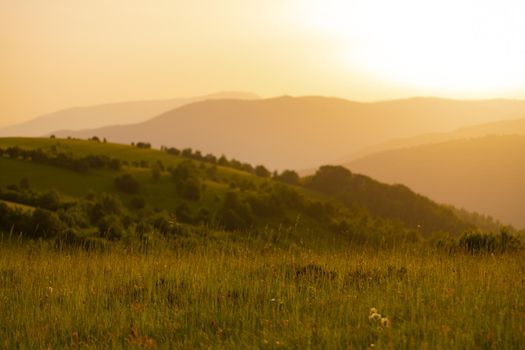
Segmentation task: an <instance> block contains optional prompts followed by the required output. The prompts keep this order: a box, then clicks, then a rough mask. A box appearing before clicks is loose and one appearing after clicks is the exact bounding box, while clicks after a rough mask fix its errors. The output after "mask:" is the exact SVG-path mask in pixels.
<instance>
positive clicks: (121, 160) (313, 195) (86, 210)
mask: <svg viewBox="0 0 525 350" xmlns="http://www.w3.org/2000/svg"><path fill="white" fill-rule="evenodd" d="M0 150H1V154H2V157H0V167H1V168H2V172H1V173H0V200H3V201H8V202H9V203H11V205H12V203H19V204H23V205H26V206H31V207H36V208H43V209H47V210H51V211H52V212H56V213H57V215H58V217H57V218H55V219H49V220H48V221H50V222H55V223H56V226H60V225H59V224H58V222H60V220H61V221H63V222H67V223H68V225H69V226H70V227H72V229H73V230H74V232H76V234H84V235H85V234H94V233H96V232H97V230H106V229H107V225H108V224H107V222H106V221H109V222H116V223H117V224H115V225H116V227H118V228H119V230H117V231H119V232H120V231H122V232H128V231H129V230H131V231H134V232H136V231H137V230H139V227H143V226H142V225H150V226H151V227H154V228H157V229H159V230H168V231H169V232H172V231H173V230H175V231H173V232H179V231H180V229H181V226H178V225H179V224H180V225H183V226H184V225H185V226H188V225H189V227H191V226H198V225H203V224H204V225H212V226H213V227H219V228H223V229H226V230H241V231H242V230H247V229H250V230H251V231H252V232H262V231H265V232H266V231H267V230H269V229H270V230H272V229H278V228H281V227H288V228H290V227H293V228H294V229H293V230H294V232H296V233H298V234H299V233H300V234H302V235H312V234H313V235H316V236H319V235H328V236H327V237H336V236H337V237H347V238H348V239H358V240H377V239H383V240H384V239H394V238H395V237H408V236H410V235H413V236H417V235H419V234H423V235H430V234H432V233H437V232H448V233H450V234H453V235H457V234H459V233H461V232H463V231H464V230H467V229H470V228H473V227H474V226H475V225H474V223H473V221H470V220H469V219H468V218H467V219H466V218H465V217H463V218H461V217H460V216H459V215H457V214H456V213H455V212H454V211H453V210H451V209H449V208H445V207H443V206H440V205H438V204H436V203H434V202H432V201H430V200H429V199H427V198H424V197H422V196H419V195H417V194H415V193H413V192H412V191H410V190H409V189H408V188H406V187H400V186H388V185H384V184H380V183H378V182H376V181H374V180H372V179H370V178H367V177H364V176H360V175H355V174H351V173H350V172H349V171H347V170H345V169H344V168H341V167H322V168H321V169H319V171H318V172H317V173H316V174H315V175H313V176H310V177H307V178H303V179H299V178H298V177H297V175H294V176H292V175H293V172H283V173H281V174H276V175H274V177H273V178H272V177H270V173H269V172H268V171H267V170H266V169H264V168H263V167H256V168H253V167H251V166H250V165H248V164H241V163H238V162H235V161H228V160H227V159H226V158H220V159H217V158H215V157H213V156H211V155H202V154H201V153H199V152H194V153H190V152H180V151H177V150H175V149H166V150H164V151H158V150H153V149H149V148H147V147H145V146H141V147H140V148H139V147H131V146H124V145H117V144H109V143H102V142H96V141H80V140H58V139H30V138H26V139H23V138H18V139H5V138H4V139H0ZM333 186H337V187H338V188H340V189H341V191H339V190H338V191H334V190H333ZM51 189H53V190H55V192H53V191H51V192H50V190H51ZM0 207H1V205H0ZM0 209H1V208H0ZM4 210H7V209H5V208H4ZM1 211H2V210H0V221H2V219H1V217H2V215H1V214H2V213H1ZM37 213H40V214H39V215H44V214H42V213H41V211H35V214H34V215H36V214H37ZM46 215H47V214H46ZM59 219H60V220H59ZM5 220H6V222H3V224H4V225H5V224H8V226H9V227H11V226H12V225H13V222H12V221H13V220H7V219H5ZM159 220H160V221H159ZM19 222H20V225H22V227H25V226H23V225H30V224H31V222H33V219H27V218H26V219H24V220H22V219H19ZM159 222H160V223H159ZM174 223H175V224H176V225H175V226H173V225H174ZM485 223H486V224H490V222H489V221H487V222H485ZM159 225H160V226H159ZM15 226H16V225H15ZM9 227H7V228H5V227H4V229H9ZM39 227H45V226H39ZM493 227H495V226H493ZM493 227H491V228H493ZM485 228H486V227H485ZM20 229H21V230H22V228H20ZM25 230H29V231H31V229H30V228H27V227H26V229H25ZM178 230H179V231H178ZM99 232H103V231H99ZM100 234H102V233H100ZM121 235H122V233H121ZM334 235H335V236H334ZM119 237H120V236H119ZM381 237H383V238H381Z"/></svg>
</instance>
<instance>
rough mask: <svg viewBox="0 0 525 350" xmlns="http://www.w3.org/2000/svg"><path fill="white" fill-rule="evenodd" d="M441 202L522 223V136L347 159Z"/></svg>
mask: <svg viewBox="0 0 525 350" xmlns="http://www.w3.org/2000/svg"><path fill="white" fill-rule="evenodd" d="M346 166H347V168H349V169H350V170H351V171H355V172H358V173H363V174H366V175H369V176H372V177H374V178H376V179H378V180H380V181H384V182H387V183H391V184H393V183H401V184H404V185H406V186H409V187H410V188H411V189H413V190H414V191H416V192H418V193H421V194H423V195H426V196H428V197H430V198H432V199H433V200H436V201H438V202H441V203H449V204H452V205H454V206H457V207H462V208H465V209H468V210H471V211H477V212H479V213H483V214H489V215H491V216H493V217H495V218H496V219H499V220H500V221H502V222H505V223H510V224H513V225H515V226H517V227H519V228H523V227H525V181H524V180H523V179H525V136H524V135H500V136H495V135H493V136H486V137H482V138H471V139H461V140H453V141H446V142H441V143H433V144H426V145H420V146H416V147H411V148H404V149H397V150H391V151H385V152H380V153H376V154H373V155H369V156H366V157H364V158H361V159H358V160H355V161H352V162H350V163H347V164H346Z"/></svg>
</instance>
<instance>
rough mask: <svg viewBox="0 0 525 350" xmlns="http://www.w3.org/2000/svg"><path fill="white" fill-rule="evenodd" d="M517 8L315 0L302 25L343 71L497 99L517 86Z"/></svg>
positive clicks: (524, 74)
mask: <svg viewBox="0 0 525 350" xmlns="http://www.w3.org/2000/svg"><path fill="white" fill-rule="evenodd" d="M524 11H525V5H524V4H523V2H520V1H453V0H446V1H417V0H402V1H376V0H372V1H370V0H366V1H365V0H363V1H351V2H349V1H328V2H326V1H315V2H310V6H309V7H308V8H307V10H306V12H305V16H304V17H303V23H304V24H306V26H307V27H310V29H311V30H312V31H313V32H314V33H315V32H319V33H322V34H323V35H325V36H327V37H330V38H332V39H333V40H334V41H335V42H337V43H338V44H339V45H340V46H341V47H342V50H343V51H344V53H343V54H342V55H343V56H344V60H345V62H346V64H347V65H348V67H351V68H352V69H355V68H356V67H359V68H360V69H363V70H364V71H366V72H367V73H368V74H369V75H370V76H374V77H376V78H378V79H382V80H387V81H391V82H394V83H395V84H398V85H399V86H404V87H412V88H417V89H421V91H425V92H428V91H430V92H434V93H436V94H446V95H451V94H452V95H454V94H457V95H458V96H465V95H467V96H472V97H475V96H480V95H485V94H487V93H493V94H497V95H501V94H505V93H509V92H513V91H517V90H519V89H523V86H524V83H525V81H524V80H525V66H524V65H523V62H524V61H525V46H523V36H524V35H525V22H524V21H523V18H522V14H523V13H524Z"/></svg>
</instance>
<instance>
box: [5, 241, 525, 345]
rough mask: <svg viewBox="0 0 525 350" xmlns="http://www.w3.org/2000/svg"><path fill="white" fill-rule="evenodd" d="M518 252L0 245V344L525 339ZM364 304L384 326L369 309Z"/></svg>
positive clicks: (523, 271) (227, 244) (524, 268)
mask: <svg viewBox="0 0 525 350" xmlns="http://www.w3.org/2000/svg"><path fill="white" fill-rule="evenodd" d="M523 258H524V255H523V253H514V254H503V255H475V256H474V255H468V254H461V253H455V254H452V255H451V254H450V253H448V252H445V251H440V250H436V249H434V248H430V247H426V248H425V249H422V248H421V246H410V245H406V246H400V247H396V248H387V249H382V250H377V249H363V248H360V247H358V246H351V245H346V246H340V247H337V248H323V249H320V248H319V249H313V248H308V247H298V246H296V245H291V246H289V247H287V248H279V247H276V246H275V245H271V244H265V245H262V246H261V245H257V246H256V245H251V244H249V243H246V242H231V241H227V240H224V241H223V242H221V241H218V242H215V243H210V244H202V245H196V246H193V247H191V248H188V247H183V248H180V247H179V248H177V247H173V246H170V245H169V244H164V245H159V246H158V247H152V248H150V249H148V250H147V251H145V250H143V249H142V250H139V249H135V248H133V247H131V246H129V247H124V246H115V247H110V248H107V249H106V250H104V251H86V250H81V249H73V248H63V249H57V248H53V247H51V246H49V245H47V244H41V243H33V244H19V243H16V242H15V243H13V242H7V241H5V240H4V241H3V242H1V243H0V348H6V349H11V348H35V349H47V348H51V349H62V348H98V349H108V348H130V347H131V348H133V347H135V348H171V349H179V348H183V349H184V348H188V349H191V348H213V349H230V348H232V349H233V348H248V349H249V348H268V349H274V348H285V349H310V348H312V349H319V348H343V349H345V348H350V349H363V348H368V347H374V348H379V349H383V348H384V349H522V348H525V343H524V341H525V280H524V277H523V276H525V263H524V259H523ZM372 307H374V308H377V310H378V313H380V314H381V315H382V317H384V318H387V319H388V323H384V324H383V325H381V322H380V321H375V320H370V319H369V315H370V309H371V308H372Z"/></svg>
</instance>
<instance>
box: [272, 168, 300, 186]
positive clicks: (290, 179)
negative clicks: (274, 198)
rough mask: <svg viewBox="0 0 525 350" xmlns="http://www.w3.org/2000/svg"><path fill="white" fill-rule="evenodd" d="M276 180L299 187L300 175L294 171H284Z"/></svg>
mask: <svg viewBox="0 0 525 350" xmlns="http://www.w3.org/2000/svg"><path fill="white" fill-rule="evenodd" d="M275 179H276V180H278V181H282V182H285V183H287V184H290V185H298V184H299V180H300V178H299V174H297V173H296V172H295V171H293V170H284V171H283V172H282V173H281V174H277V175H276V176H275Z"/></svg>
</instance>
